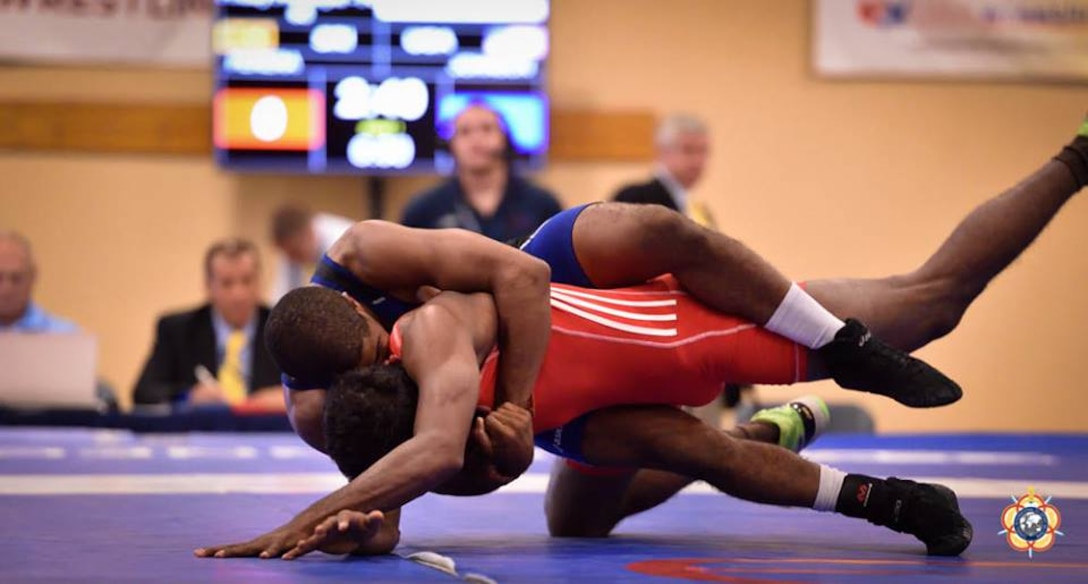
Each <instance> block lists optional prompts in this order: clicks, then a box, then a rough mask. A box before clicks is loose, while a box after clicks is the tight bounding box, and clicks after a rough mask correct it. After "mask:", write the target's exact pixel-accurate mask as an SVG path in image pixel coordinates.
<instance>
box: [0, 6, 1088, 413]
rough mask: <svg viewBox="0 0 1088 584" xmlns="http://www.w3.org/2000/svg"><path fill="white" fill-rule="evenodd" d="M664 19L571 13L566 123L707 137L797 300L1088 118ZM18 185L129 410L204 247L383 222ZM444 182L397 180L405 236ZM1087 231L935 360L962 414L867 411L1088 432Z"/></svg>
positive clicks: (1030, 163) (159, 84)
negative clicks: (692, 118) (618, 116)
mask: <svg viewBox="0 0 1088 584" xmlns="http://www.w3.org/2000/svg"><path fill="white" fill-rule="evenodd" d="M668 8H669V9H670V10H673V11H674V12H673V13H670V14H666V13H665V9H664V8H662V5H661V4H660V3H659V2H653V1H650V0H594V1H592V2H576V1H575V0H556V2H555V3H554V12H553V14H554V18H553V31H554V37H553V42H552V46H553V60H552V64H551V69H550V72H549V73H550V83H551V88H552V91H553V99H554V102H555V103H556V104H557V105H559V106H567V107H574V106H578V107H581V106H592V107H594V108H602V109H653V110H657V111H662V112H663V111H669V110H687V111H691V112H694V113H696V114H698V115H701V116H703V117H705V118H706V119H707V120H708V121H709V123H710V126H711V128H712V131H713V134H714V154H713V159H712V161H711V168H710V171H709V174H708V176H707V177H706V179H705V180H704V182H703V183H702V184H701V185H700V187H699V189H698V193H697V194H698V195H699V196H700V197H702V198H703V199H705V200H706V201H707V202H708V203H709V204H710V206H711V207H712V209H713V210H714V211H715V213H716V214H717V216H718V218H719V219H720V221H721V223H722V224H723V226H724V227H725V228H726V229H727V230H728V231H729V232H731V233H732V234H734V235H736V236H738V237H740V238H741V239H743V240H745V241H746V242H748V243H749V244H750V245H752V246H753V247H755V248H756V249H758V250H760V251H761V252H762V253H764V254H765V255H766V256H767V257H768V258H769V259H771V260H772V261H773V262H775V263H777V264H778V265H779V266H780V267H781V268H782V269H783V270H784V271H785V272H787V273H789V274H791V275H793V276H795V277H797V278H809V277H821V276H831V275H852V276H864V275H874V276H875V275H881V274H885V273H888V272H892V271H902V270H907V269H910V268H912V267H914V266H915V265H916V264H917V263H919V262H920V261H921V260H922V259H923V258H925V257H926V255H927V254H928V253H930V252H931V251H932V250H933V249H934V248H935V247H936V245H937V244H938V243H940V241H941V239H942V238H943V236H944V235H946V234H947V233H948V232H949V231H950V230H951V228H952V227H953V226H954V225H955V223H956V221H957V220H958V219H959V217H961V216H962V215H963V214H965V213H966V212H967V211H969V210H970V209H971V208H972V207H973V206H974V205H976V204H978V203H979V202H981V201H983V200H985V199H986V198H987V197H989V196H991V195H993V194H996V193H997V192H998V191H999V190H1000V189H1002V188H1004V187H1006V186H1009V185H1010V184H1012V183H1013V182H1014V181H1016V180H1017V179H1018V178H1020V177H1022V176H1024V175H1025V174H1027V173H1028V172H1029V171H1030V170H1031V169H1033V168H1034V167H1035V166H1036V165H1038V164H1039V163H1041V162H1042V161H1043V160H1045V158H1046V157H1048V156H1049V155H1051V154H1053V153H1054V152H1055V151H1056V150H1057V148H1058V147H1059V146H1060V145H1061V144H1062V143H1063V142H1064V141H1065V140H1067V138H1068V137H1069V135H1070V133H1071V131H1072V129H1073V128H1074V127H1075V125H1076V123H1077V122H1078V121H1079V117H1080V115H1081V114H1082V113H1083V112H1084V111H1085V109H1088V108H1086V105H1088V89H1086V88H1084V87H1083V86H1080V87H1077V86H1073V85H1020V84H993V83H907V82H864V83H863V82H856V83H855V82H829V81H821V80H819V79H817V78H815V76H814V75H813V74H812V73H811V70H810V65H809V38H810V32H809V17H810V15H809V8H808V5H807V3H805V2H802V1H800V0H793V1H785V0H780V1H776V2H757V1H756V0H746V1H741V0H732V1H725V0H680V1H679V2H673V3H670V4H668ZM619 63H622V64H624V65H623V66H617V64H619ZM209 93H210V80H209V79H208V75H207V73H206V72H192V71H180V72H178V71H173V72H164V71H139V70H119V69H115V70H80V69H62V68H15V67H2V68H0V99H3V98H11V97H18V98H32V99H34V98H41V99H73V98H83V99H103V100H133V99H137V100H151V101H189V102H201V101H204V100H205V99H206V98H207V96H208V95H209ZM644 172H645V169H644V168H642V167H641V166H639V165H622V164H608V165H605V164H563V165H553V166H552V167H551V168H549V169H548V171H547V172H545V173H543V174H542V175H541V176H540V177H539V179H540V180H541V181H542V182H544V183H545V184H547V185H548V186H550V187H552V188H554V189H555V190H556V191H558V192H559V193H560V194H561V195H562V197H563V199H564V201H565V202H566V203H568V204H574V203H579V202H583V201H589V200H593V199H598V198H603V197H606V196H607V195H608V194H609V193H610V192H611V191H612V190H613V189H614V188H615V187H616V186H617V184H618V183H620V182H622V181H625V180H629V179H634V178H637V177H640V176H641V175H642V174H643V173H644ZM0 177H2V182H0V226H14V227H16V228H18V229H21V230H23V231H25V232H26V233H27V234H28V235H29V236H30V237H31V238H32V239H33V240H34V242H35V244H36V246H37V251H38V255H39V259H40V262H41V264H42V266H43V270H42V279H41V282H40V285H39V288H38V297H39V300H40V301H41V302H42V303H43V304H45V305H46V306H47V307H48V308H50V309H52V310H54V311H56V312H58V313H61V314H63V315H66V316H69V317H71V318H73V319H75V320H77V321H78V322H80V323H81V324H82V325H83V326H84V327H85V328H87V329H89V330H91V331H94V332H95V333H96V334H98V335H99V337H100V339H101V345H102V358H101V370H102V373H103V375H105V376H106V377H107V378H108V379H110V380H112V381H113V382H114V383H116V384H117V385H118V386H120V387H121V388H125V389H127V388H130V387H131V385H132V383H133V381H134V380H135V376H136V375H137V373H138V368H139V367H140V365H141V363H142V360H143V359H144V357H145V355H146V353H147V350H148V344H149V342H150V340H151V334H152V325H153V322H154V318H155V316H156V315H157V314H158V313H160V312H161V311H163V310H166V309H171V308H176V307H180V306H185V305H187V304H192V303H196V302H198V301H199V300H200V299H201V280H200V272H199V261H200V257H201V254H202V253H203V250H204V247H205V246H206V245H207V243H208V242H209V241H211V240H212V239H214V238H216V237H220V236H224V235H228V234H241V235H246V236H250V237H253V238H255V239H259V240H260V241H261V242H262V244H264V245H266V248H265V249H266V251H267V249H268V248H267V242H266V241H265V238H264V235H265V230H266V224H267V219H268V216H269V213H270V212H271V210H272V209H273V208H274V207H275V206H276V205H277V204H278V203H280V202H282V201H285V200H288V199H294V200H305V201H308V202H310V203H311V204H312V205H314V206H315V207H318V208H320V209H323V210H328V211H332V212H337V213H343V214H346V215H351V216H355V217H360V216H362V214H363V213H364V212H365V208H366V207H365V200H364V197H363V193H364V187H363V181H362V179H356V178H300V177H286V178H285V177H277V176H239V175H231V174H226V173H223V172H220V171H219V170H217V169H216V168H215V167H214V165H213V164H212V162H211V161H210V160H205V159H197V158H182V157H178V158H171V157H159V156H105V155H65V156H61V155H38V154H25V153H4V154H3V156H2V157H0ZM429 182H430V179H412V180H399V181H394V184H393V186H392V190H393V197H392V198H393V201H392V202H391V205H390V207H391V208H390V213H391V216H394V217H395V216H396V212H397V211H398V210H399V207H400V206H401V205H402V204H403V200H404V198H405V196H406V194H407V193H409V192H411V191H412V190H414V189H416V188H418V187H420V186H421V185H425V184H428V183H429ZM1086 232H1088V210H1086V209H1084V208H1083V205H1082V204H1081V203H1080V202H1079V201H1074V203H1073V204H1071V205H1070V206H1069V207H1068V208H1067V209H1066V211H1065V212H1064V214H1063V215H1062V216H1060V217H1059V218H1058V219H1057V221H1055V223H1054V225H1053V226H1052V228H1051V229H1050V230H1049V231H1048V232H1047V233H1046V234H1045V235H1044V236H1043V237H1042V238H1041V239H1040V241H1039V242H1038V243H1037V245H1036V246H1035V248H1034V249H1032V250H1031V251H1030V252H1029V253H1028V254H1027V255H1026V257H1025V258H1024V259H1023V260H1022V261H1021V262H1020V263H1019V264H1018V265H1016V266H1015V267H1014V268H1013V269H1012V270H1011V271H1010V272H1009V273H1008V274H1006V275H1005V276H1003V277H1002V278H1000V279H999V280H998V282H997V283H996V284H995V285H994V286H993V287H992V288H991V289H990V290H989V291H987V293H986V295H985V296H984V297H983V298H982V299H981V300H980V301H979V302H978V303H977V304H976V305H975V307H974V308H973V309H972V310H971V312H970V313H969V314H968V317H967V318H966V319H965V321H964V323H963V325H962V327H961V328H960V330H958V331H957V332H956V333H955V334H954V335H953V336H952V337H950V338H948V339H946V340H943V341H940V342H939V343H936V344H935V345H933V346H932V347H930V348H927V349H926V350H925V351H924V352H923V353H922V354H923V355H924V356H925V357H926V358H928V359H929V360H931V361H932V362H933V363H935V364H937V365H939V366H940V367H942V368H943V369H944V370H946V371H947V372H948V373H949V374H951V375H953V376H954V377H956V378H957V379H958V380H960V381H961V382H962V383H963V385H964V387H965V388H966V390H967V397H966V398H965V399H964V400H963V402H961V403H960V404H957V405H955V406H953V407H950V408H945V409H943V410H939V411H908V410H905V409H903V408H899V407H896V406H895V405H894V404H890V403H888V402H887V401H886V400H881V399H878V398H868V397H862V398H861V401H863V402H864V403H865V404H866V405H867V406H869V407H871V408H872V409H873V410H874V411H875V412H876V413H877V416H878V423H879V425H880V427H881V428H882V429H885V430H925V431H941V430H1044V429H1058V430H1067V431H1071V430H1085V429H1086V428H1088V420H1086V419H1085V418H1084V415H1083V413H1081V412H1080V410H1081V408H1077V407H1070V406H1071V405H1072V404H1073V403H1074V400H1077V399H1082V394H1083V391H1082V389H1081V387H1080V385H1079V379H1078V375H1077V373H1078V371H1077V369H1076V363H1077V362H1078V360H1079V359H1080V358H1081V350H1082V349H1081V345H1080V343H1079V342H1078V341H1079V334H1080V332H1081V331H1080V330H1079V329H1080V326H1081V325H1082V323H1085V322H1088V305H1086V303H1085V302H1084V301H1083V293H1082V290H1084V289H1086V288H1088V259H1086V257H1085V254H1084V253H1083V251H1082V249H1081V248H1080V246H1081V245H1085V244H1086V243H1088V239H1086V236H1085V235H1084V234H1085V233H1086ZM266 257H268V258H269V259H271V256H266ZM811 389H812V388H811V387H810V388H803V391H811ZM801 391H802V389H797V390H792V389H791V390H775V389H765V390H763V396H764V398H766V399H773V398H775V397H776V396H779V395H780V396H788V395H795V394H798V393H800V392H801ZM818 391H819V392H821V393H823V394H824V395H826V396H843V394H842V392H841V391H839V390H836V389H835V388H833V387H829V386H826V385H821V386H819V387H818ZM855 395H856V394H850V396H849V397H854V396H855ZM1025 406H1028V407H1027V408H1025Z"/></svg>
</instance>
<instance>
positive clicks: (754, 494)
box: [581, 406, 973, 556]
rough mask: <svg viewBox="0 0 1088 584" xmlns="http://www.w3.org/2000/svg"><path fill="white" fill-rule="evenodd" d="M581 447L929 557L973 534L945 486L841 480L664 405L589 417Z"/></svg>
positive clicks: (606, 461)
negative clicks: (840, 520) (852, 527)
mask: <svg viewBox="0 0 1088 584" xmlns="http://www.w3.org/2000/svg"><path fill="white" fill-rule="evenodd" d="M581 447H582V450H581V453H582V455H583V456H584V457H585V460H586V461H587V462H589V463H590V464H593V465H601V466H634V467H642V468H652V469H657V470H662V471H668V472H671V473H675V474H678V475H682V476H690V477H694V478H698V479H701V480H704V481H706V482H708V483H710V484H711V485H713V486H714V487H716V488H717V489H719V490H721V491H723V492H724V493H726V494H729V495H733V496H735V497H738V498H741V499H745V500H747V501H753V502H756V503H766V504H772V505H783V506H793V507H809V508H813V509H816V510H818V511H834V512H837V513H841V514H843V515H846V516H849V517H857V518H863V519H866V520H868V521H869V522H870V523H874V524H876V525H882V526H885V527H888V528H890V529H892V530H895V531H898V532H901V533H909V534H911V535H914V536H915V537H917V538H918V539H919V540H921V541H922V542H923V543H925V544H926V550H927V552H928V553H929V554H931V555H952V556H954V555H959V554H960V553H962V552H963V550H965V549H967V546H968V545H970V543H971V538H972V536H973V529H972V528H971V524H970V523H969V522H968V521H967V519H966V518H964V517H963V515H962V514H961V513H960V511H959V503H958V501H957V499H956V495H955V493H953V492H952V491H951V490H950V489H948V488H947V487H943V486H941V485H931V484H923V483H915V482H913V481H906V480H900V479H895V478H889V479H879V478H876V477H870V476H865V475H855V474H849V475H848V474H845V473H843V472H841V471H838V470H835V469H833V468H830V467H827V466H823V465H818V464H815V463H813V462H810V461H807V460H805V459H803V458H801V457H800V456H798V455H797V454H795V453H794V452H791V451H790V450H787V449H785V448H781V447H778V446H774V445H771V444H765V443H760V442H755V441H750V440H737V439H735V438H732V437H730V436H728V435H726V434H725V433H723V432H721V431H718V430H715V429H713V428H710V427H708V426H707V425H706V424H703V423H701V422H699V421H698V420H696V419H695V418H693V417H691V416H689V415H687V414H685V413H683V412H680V411H678V410H676V409H675V408H670V407H667V406H622V407H615V408H607V409H603V410H598V411H596V412H593V413H591V414H590V415H589V417H588V418H587V420H586V424H585V432H584V434H583V437H582V444H581Z"/></svg>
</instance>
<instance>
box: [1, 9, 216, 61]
mask: <svg viewBox="0 0 1088 584" xmlns="http://www.w3.org/2000/svg"><path fill="white" fill-rule="evenodd" d="M213 9H214V1H213V0H0V60H5V61H9V62H10V61H15V62H20V61H22V62H36V63H43V62H44V63H57V64H62V63H71V64H98V65H103V64H122V65H124V64H128V65H165V66H176V67H201V68H203V67H208V66H209V65H210V64H211V41H210V38H211V17H212V12H213Z"/></svg>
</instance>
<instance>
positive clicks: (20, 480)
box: [0, 428, 1088, 584]
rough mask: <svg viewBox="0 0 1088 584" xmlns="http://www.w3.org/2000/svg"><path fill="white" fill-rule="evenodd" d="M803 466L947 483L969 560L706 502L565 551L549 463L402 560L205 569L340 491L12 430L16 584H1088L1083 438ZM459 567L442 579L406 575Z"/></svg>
mask: <svg viewBox="0 0 1088 584" xmlns="http://www.w3.org/2000/svg"><path fill="white" fill-rule="evenodd" d="M817 446H818V447H817V448H813V449H811V450H810V451H809V452H808V453H807V456H809V457H810V458H813V459H815V460H818V461H820V462H826V463H828V464H832V465H833V466H836V467H838V468H841V469H843V470H847V471H857V472H866V473H870V474H875V475H881V476H884V475H896V476H904V477H910V478H922V479H924V480H937V481H940V482H943V483H945V484H948V485H949V486H951V487H953V488H954V489H955V490H956V491H957V492H958V493H959V494H960V497H961V501H962V504H963V507H964V512H965V513H966V515H967V516H968V517H969V518H970V520H971V521H972V522H973V523H974V526H975V541H974V544H973V545H972V546H971V548H970V549H969V550H968V551H967V552H966V553H965V554H964V556H963V557H961V558H955V559H928V558H926V557H925V556H924V555H923V553H924V549H923V546H922V545H921V544H920V543H918V542H917V541H915V540H914V539H913V538H911V537H909V536H903V535H899V534H895V533H892V532H890V531H888V530H885V529H882V528H877V527H874V526H871V525H869V524H867V523H864V522H861V521H857V520H851V519H845V518H841V517H837V516H832V515H826V514H817V513H815V512H813V511H807V510H786V509H777V508H771V507H762V506H757V505H752V504H748V503H743V502H739V501H736V500H733V499H730V498H728V497H725V496H723V495H720V494H717V493H714V492H713V491H712V490H711V489H708V488H706V487H705V486H695V487H692V488H691V489H689V490H688V491H687V492H685V493H684V494H682V495H680V496H679V497H677V498H676V499H674V500H673V501H670V502H669V503H667V504H665V505H664V506H662V507H660V508H658V509H655V510H653V511H651V512H648V513H645V514H643V515H641V516H638V517H635V518H632V519H630V520H628V521H627V522H625V523H623V524H622V525H621V526H620V527H619V529H618V530H617V535H616V536H614V537H612V538H609V539H605V540H553V539H550V538H548V537H547V535H546V530H545V526H544V518H543V491H544V487H545V484H546V481H547V472H548V468H549V465H550V463H551V459H550V457H549V456H548V455H546V454H543V453H538V457H537V461H536V462H535V463H534V465H533V468H532V470H531V472H530V473H529V474H528V475H526V476H525V477H523V478H522V479H519V481H518V482H516V483H514V484H513V485H511V486H510V487H508V488H507V489H505V490H504V491H500V492H499V493H496V494H493V495H490V496H488V497H483V498H476V499H455V498H449V497H438V496H427V497H425V498H423V499H421V500H419V501H417V502H415V503H413V504H411V505H410V506H408V507H407V508H406V509H405V517H404V521H403V524H402V529H403V537H402V547H401V549H400V550H398V553H399V554H400V555H399V556H387V557H381V558H375V559H366V558H360V559H356V558H352V559H345V558H342V557H334V556H327V555H323V554H313V555H311V556H308V557H306V558H303V559H302V560H299V561H295V562H283V561H279V560H258V559H242V560H237V559H232V560H204V559H197V558H194V557H193V556H192V550H193V549H194V548H196V547H200V546H203V545H213V544H220V543H227V542H235V541H241V540H245V539H249V538H250V537H253V536H256V535H259V534H261V533H263V532H265V531H267V530H269V529H271V528H274V527H276V526H278V525H280V524H281V523H283V522H284V521H286V520H287V519H289V518H290V517H291V516H292V515H293V514H294V513H295V512H296V511H298V510H300V509H302V508H303V507H305V506H306V505H307V504H309V503H310V502H311V501H313V500H314V499H316V498H317V497H318V496H320V495H323V494H325V493H327V492H329V491H330V490H332V489H334V488H336V487H338V486H339V485H341V484H343V480H342V479H341V478H340V477H339V476H338V475H337V474H336V472H335V469H334V468H333V466H332V464H331V463H329V462H328V461H326V460H323V459H322V458H321V457H320V456H318V455H317V454H315V453H312V452H310V451H309V450H307V449H306V448H305V447H304V446H303V445H302V444H301V442H299V441H298V440H297V439H296V438H295V437H294V436H291V435H283V434H242V435H223V434H190V435H178V434H175V435H155V434H151V435H148V434H145V435H135V434H132V433H130V432H128V431H123V430H43V429H33V428H26V429H21V428H19V429H3V430H0V510H2V511H0V512H2V518H3V521H2V523H0V525H2V526H3V535H4V543H3V545H2V546H0V563H2V565H3V576H2V581H3V582H7V583H45V582H56V583H66V582H93V583H124V582H153V583H155V584H174V583H177V584H182V583H184V584H192V583H198V582H201V583H203V582H221V583H231V584H238V583H245V582H270V583H276V584H303V583H318V582H450V581H456V580H465V579H469V580H474V581H481V582H487V581H494V582H500V583H506V582H599V583H604V582H633V583H650V582H685V581H688V582H745V583H756V582H859V583H860V582H865V583H872V582H873V581H874V580H876V579H879V581H880V582H881V584H892V583H913V582H920V581H934V582H949V583H952V582H1069V583H1074V582H1076V583H1082V582H1086V581H1088V436H978V435H948V436H924V437H906V436H894V437H878V438H874V437H857V436H832V437H827V438H824V439H822V440H821V441H820V442H819V444H818V445H817ZM1029 487H1034V489H1035V490H1036V491H1037V492H1039V493H1040V494H1042V495H1044V496H1051V497H1052V499H1051V500H1050V503H1051V504H1052V505H1054V506H1055V507H1057V508H1058V509H1059V510H1060V513H1061V525H1060V531H1062V532H1063V533H1064V535H1062V536H1058V537H1057V541H1056V543H1055V545H1054V546H1053V547H1052V548H1051V549H1050V550H1048V551H1045V552H1043V553H1036V554H1034V556H1033V557H1031V558H1029V557H1028V555H1027V554H1026V553H1021V552H1017V551H1014V550H1012V549H1011V548H1010V547H1009V544H1008V543H1007V542H1006V538H1005V536H1004V535H1000V534H999V532H1000V531H1001V530H1002V521H1001V516H1002V511H1003V509H1004V508H1005V507H1006V506H1007V505H1009V504H1010V503H1012V497H1017V496H1020V495H1023V494H1025V492H1026V491H1027V489H1028V488H1029ZM420 551H431V552H434V553H437V554H441V555H443V556H447V557H448V558H451V559H452V560H453V562H454V564H455V569H456V574H448V573H445V572H442V571H439V570H437V569H434V568H430V567H427V566H424V565H422V564H419V563H416V562H414V561H412V560H410V559H408V558H407V556H409V555H410V554H412V553H414V552H420Z"/></svg>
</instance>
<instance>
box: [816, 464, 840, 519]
mask: <svg viewBox="0 0 1088 584" xmlns="http://www.w3.org/2000/svg"><path fill="white" fill-rule="evenodd" d="M845 480H846V473H844V472H842V471H841V470H839V469H837V468H831V467H830V466H827V465H826V464H821V465H820V490H819V491H816V501H815V502H814V503H813V504H812V508H813V509H815V510H817V511H834V510H835V505H836V504H838V502H839V493H840V492H841V491H842V483H843V481H845Z"/></svg>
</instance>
